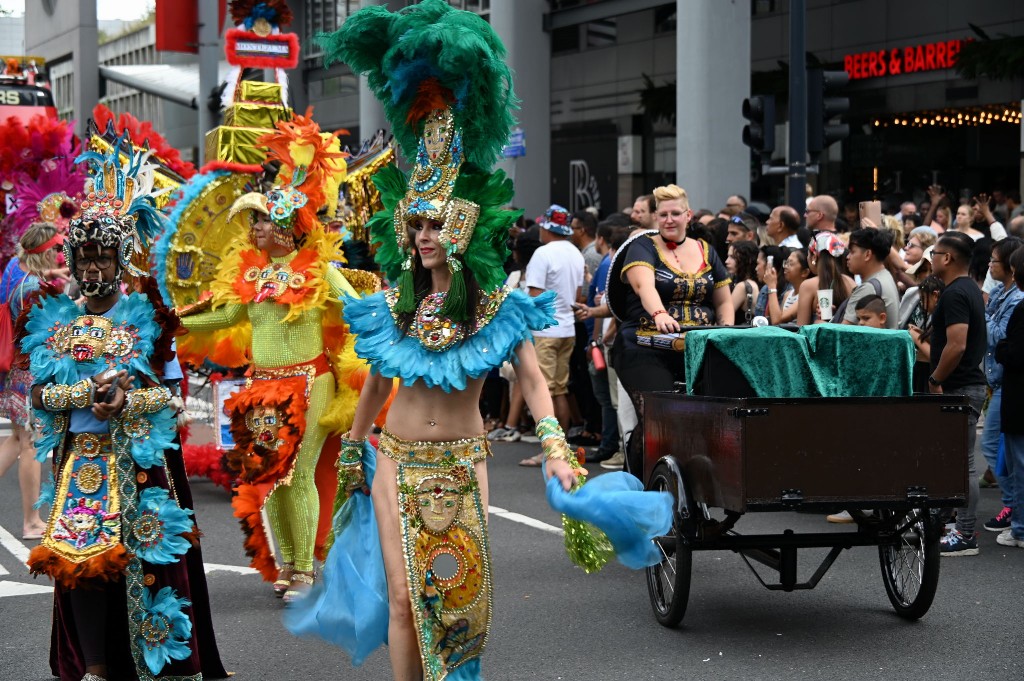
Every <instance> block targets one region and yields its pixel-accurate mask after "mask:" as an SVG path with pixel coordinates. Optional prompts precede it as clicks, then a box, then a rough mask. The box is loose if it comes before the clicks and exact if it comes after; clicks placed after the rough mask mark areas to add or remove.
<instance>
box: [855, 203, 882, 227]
mask: <svg viewBox="0 0 1024 681" xmlns="http://www.w3.org/2000/svg"><path fill="white" fill-rule="evenodd" d="M860 219H861V220H864V219H867V220H870V221H871V224H872V225H873V226H875V227H881V226H882V202H881V201H861V202H860ZM861 226H862V227H863V226H864V225H863V223H861Z"/></svg>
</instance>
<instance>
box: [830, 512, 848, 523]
mask: <svg viewBox="0 0 1024 681" xmlns="http://www.w3.org/2000/svg"><path fill="white" fill-rule="evenodd" d="M825 520H827V521H829V522H830V523H853V522H856V521H855V520H854V519H853V516H852V515H850V512H849V511H841V512H839V513H833V514H832V515H827V516H825Z"/></svg>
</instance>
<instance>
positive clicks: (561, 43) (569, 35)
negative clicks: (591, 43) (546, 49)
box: [551, 26, 580, 54]
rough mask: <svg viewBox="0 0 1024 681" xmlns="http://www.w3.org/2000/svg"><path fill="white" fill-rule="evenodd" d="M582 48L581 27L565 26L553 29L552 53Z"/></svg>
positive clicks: (576, 50) (574, 50)
mask: <svg viewBox="0 0 1024 681" xmlns="http://www.w3.org/2000/svg"><path fill="white" fill-rule="evenodd" d="M579 49H580V27H579V26H563V27H562V28H556V29H555V30H553V31H551V53H552V54H564V53H566V52H578V51H579Z"/></svg>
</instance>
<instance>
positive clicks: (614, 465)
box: [600, 452, 626, 471]
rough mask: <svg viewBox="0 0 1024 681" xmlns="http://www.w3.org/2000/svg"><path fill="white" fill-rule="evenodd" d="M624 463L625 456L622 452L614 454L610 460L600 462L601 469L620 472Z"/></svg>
mask: <svg viewBox="0 0 1024 681" xmlns="http://www.w3.org/2000/svg"><path fill="white" fill-rule="evenodd" d="M625 463H626V455H625V454H623V453H622V452H615V453H614V454H612V456H611V458H610V459H606V460H605V461H602V462H601V464H600V465H601V468H604V469H606V470H609V471H621V470H622V466H623V465H624V464H625Z"/></svg>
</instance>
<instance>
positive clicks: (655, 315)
mask: <svg viewBox="0 0 1024 681" xmlns="http://www.w3.org/2000/svg"><path fill="white" fill-rule="evenodd" d="M660 314H668V312H666V311H665V310H655V311H654V312H652V313H651V319H654V318H655V317H657V316H658V315H660Z"/></svg>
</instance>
